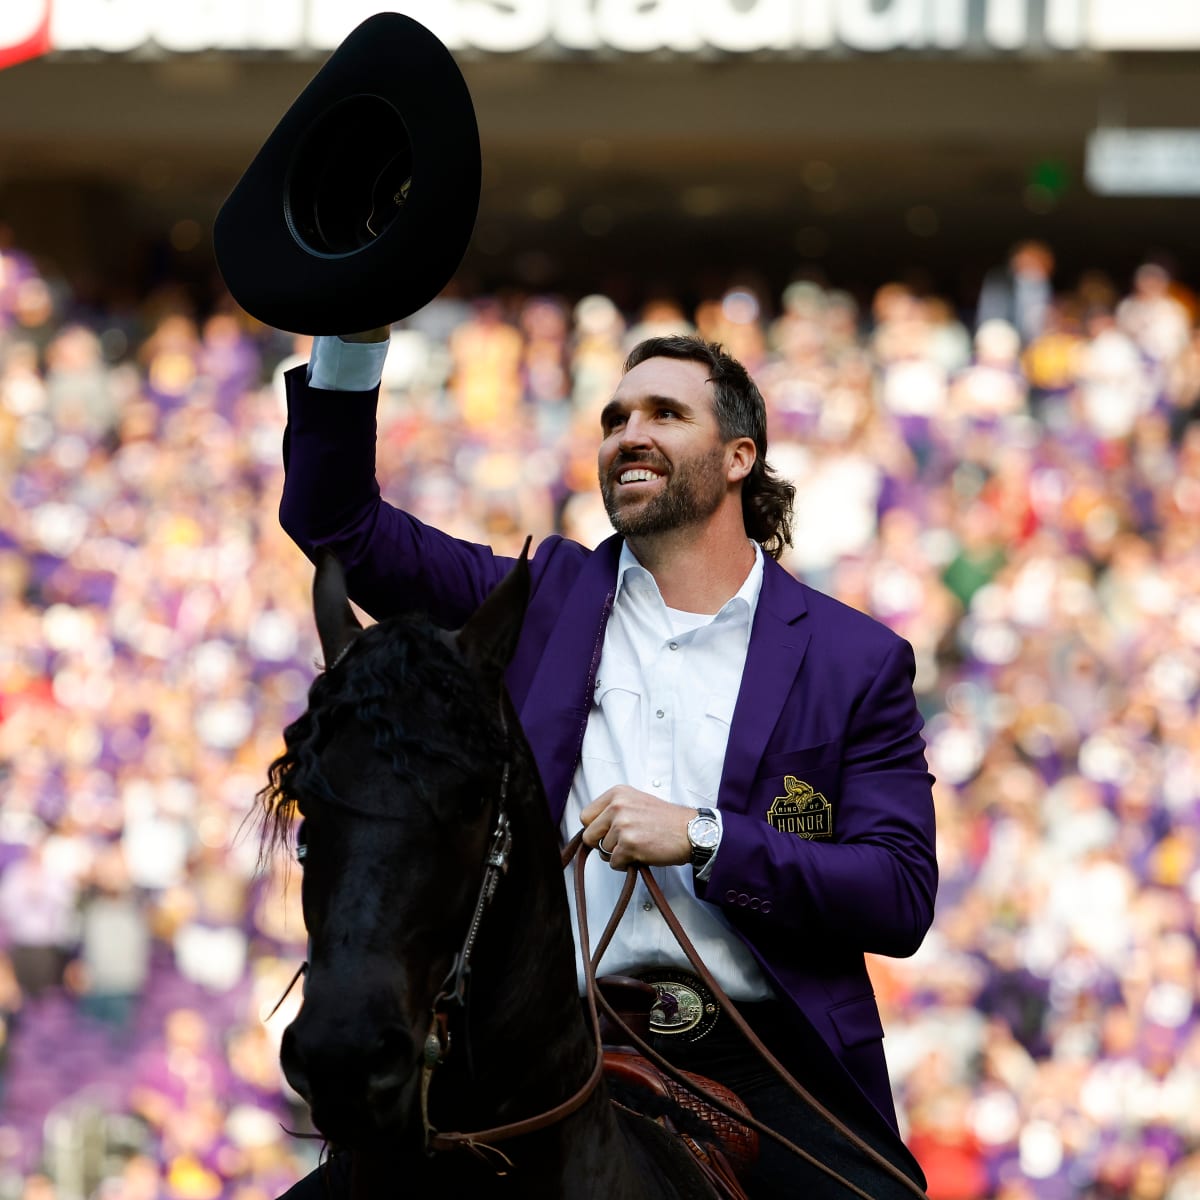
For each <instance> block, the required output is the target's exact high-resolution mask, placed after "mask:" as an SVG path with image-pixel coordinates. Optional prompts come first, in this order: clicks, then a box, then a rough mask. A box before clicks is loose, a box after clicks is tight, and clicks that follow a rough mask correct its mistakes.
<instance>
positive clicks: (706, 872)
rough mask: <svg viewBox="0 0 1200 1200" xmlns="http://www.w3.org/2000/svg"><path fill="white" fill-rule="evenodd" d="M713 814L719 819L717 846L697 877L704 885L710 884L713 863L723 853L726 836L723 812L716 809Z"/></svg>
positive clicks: (697, 873)
mask: <svg viewBox="0 0 1200 1200" xmlns="http://www.w3.org/2000/svg"><path fill="white" fill-rule="evenodd" d="M712 814H713V816H714V817H716V819H717V844H716V846H715V847H714V848H713V852H712V853H711V854H710V855H709V856H708V862H706V863H705V864H704V866H702V867H701V868H700V870H698V871H697V872H696V875H695V877H696V878H697V879H699V880H702V881H703V882H704V883H707V882H708V877H709V876H710V875H711V874H712V869H713V863H715V862H716V861H717V855H718V854H720V853H721V839H722V838H723V837H724V836H725V819H724V818H723V817H722V816H721V810H720V809H719V808H714V809H713V810H712Z"/></svg>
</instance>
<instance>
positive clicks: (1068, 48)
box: [0, 0, 1200, 66]
mask: <svg viewBox="0 0 1200 1200" xmlns="http://www.w3.org/2000/svg"><path fill="white" fill-rule="evenodd" d="M381 6H383V7H387V5H386V3H384V4H383V5H381V3H379V2H378V0H170V2H164V0H0V66H6V65H11V63H13V62H18V61H21V60H22V59H25V58H29V57H32V56H35V55H37V54H41V53H45V52H46V51H51V52H62V53H77V52H85V53H86V52H92V53H97V52H98V53H107V54H136V53H139V52H145V53H156V52H157V53H168V54H172V53H180V54H183V53H196V52H201V51H213V50H216V51H233V52H237V51H250V52H255V51H258V52H264V51H265V52H273V51H285V52H292V53H299V54H316V53H321V52H324V51H327V50H330V49H332V48H333V47H334V46H336V45H337V44H338V43H339V42H340V41H341V40H342V38H344V37H345V35H346V34H347V33H348V32H349V31H350V30H351V29H352V28H354V26H355V25H357V24H358V23H359V22H360V21H361V20H363V19H365V18H366V17H367V16H369V15H371V14H372V13H373V12H376V11H378V10H379V8H380V7H381ZM391 7H394V8H395V9H397V10H398V11H400V12H404V13H407V14H408V15H410V16H412V17H415V18H416V19H417V20H419V21H421V22H422V23H423V24H425V25H428V26H429V28H431V29H432V30H434V32H436V33H437V34H438V36H439V37H441V38H442V40H443V41H444V42H445V43H446V44H447V45H448V46H450V47H451V48H452V49H455V50H468V51H477V52H481V53H485V54H522V53H524V54H540V55H562V54H584V55H587V54H611V53H618V54H621V53H625V54H642V53H649V52H655V51H666V52H669V53H676V54H703V53H714V52H715V53H731V54H736V53H753V52H760V53H761V52H766V53H777V54H785V55H786V54H806V53H807V54H839V53H855V52H859V53H872V54H879V53H888V52H905V51H907V52H925V53H929V52H935V53H950V54H954V53H958V54H985V55H986V54H996V53H1007V52H1033V53H1062V52H1068V53H1069V52H1079V51H1088V50H1121V49H1137V50H1185V49H1197V48H1200V3H1193V2H1192V0H1188V2H1186V3H1184V2H1182V0H1139V2H1138V3H1137V4H1131V3H1129V0H396V2H394V3H393V4H392V5H391Z"/></svg>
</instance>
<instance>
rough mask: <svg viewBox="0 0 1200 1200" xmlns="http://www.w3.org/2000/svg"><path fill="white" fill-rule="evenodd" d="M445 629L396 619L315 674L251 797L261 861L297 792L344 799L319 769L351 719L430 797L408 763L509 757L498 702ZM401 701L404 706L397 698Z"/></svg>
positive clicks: (401, 776) (284, 828)
mask: <svg viewBox="0 0 1200 1200" xmlns="http://www.w3.org/2000/svg"><path fill="white" fill-rule="evenodd" d="M480 693H481V683H480V680H479V679H478V677H477V676H476V675H475V674H474V673H473V672H472V670H471V668H470V667H469V666H468V664H467V663H466V662H465V660H464V659H463V658H462V656H461V655H460V654H459V653H458V652H457V650H456V649H455V648H454V645H453V642H452V640H451V638H450V636H449V635H448V634H447V633H446V631H445V630H443V629H441V628H439V627H438V626H436V625H434V624H433V623H432V622H431V621H429V620H428V619H427V618H425V617H423V616H418V615H411V616H402V617H392V618H389V619H388V620H385V621H380V622H379V623H378V624H375V625H371V626H368V627H367V628H366V629H365V630H363V632H362V633H361V634H360V635H358V637H357V638H356V639H355V641H354V643H353V644H352V645H351V646H350V648H349V650H348V651H347V652H346V654H345V656H344V657H343V658H342V660H341V661H340V662H339V663H338V664H337V665H336V669H330V668H326V669H324V670H322V671H321V673H320V674H318V675H317V677H316V678H315V679H314V680H313V682H312V685H311V686H310V688H309V692H308V707H307V708H306V709H305V711H304V712H303V713H301V715H300V716H299V717H297V718H296V720H294V721H293V722H292V723H291V724H290V725H288V726H287V728H286V729H284V731H283V743H284V750H283V753H282V754H280V755H279V757H278V758H276V759H275V760H274V762H272V763H271V765H270V766H269V767H268V768H267V778H268V782H267V784H266V785H265V786H264V787H263V788H261V789H260V790H259V792H258V793H257V796H256V800H257V802H258V805H259V809H260V813H259V820H260V836H259V854H260V858H261V859H262V860H263V861H266V860H267V859H269V858H270V856H271V855H272V854H273V853H274V852H276V851H277V850H279V849H280V848H282V847H284V846H286V844H287V840H288V833H289V830H290V829H291V826H292V821H293V818H294V814H295V806H296V802H297V801H298V800H299V798H300V797H301V796H303V795H310V796H314V797H318V798H320V799H322V800H325V801H328V802H330V803H334V804H337V803H341V801H340V799H339V797H338V796H337V795H336V794H335V793H334V791H333V789H332V788H331V787H330V785H329V782H328V780H327V779H326V778H325V776H324V774H323V772H322V771H321V766H320V756H321V753H322V751H323V750H324V748H325V746H326V745H327V744H328V742H329V739H330V737H331V736H332V734H333V732H334V731H335V730H337V729H338V728H339V727H341V726H343V725H344V724H345V723H347V722H354V723H356V724H359V725H361V726H363V727H364V728H365V729H367V730H369V732H370V734H371V740H372V744H373V745H374V747H375V749H376V750H378V751H379V752H380V753H381V754H383V755H384V756H386V757H387V759H388V761H389V763H390V766H391V769H392V771H393V773H394V774H395V776H396V778H397V779H398V780H399V781H401V782H403V783H405V784H407V785H410V786H411V787H412V788H414V789H415V790H416V791H417V793H418V794H419V795H422V796H424V795H425V794H426V789H425V783H424V780H423V778H422V775H421V772H420V770H419V769H418V767H415V766H414V765H413V760H414V759H415V760H416V763H417V764H419V765H421V766H423V765H427V764H429V763H430V762H442V763H446V764H448V765H449V766H450V767H451V768H453V769H456V770H460V771H462V772H464V773H467V774H471V773H475V772H477V771H478V770H479V765H480V764H481V763H495V762H499V761H501V760H502V758H503V756H504V754H505V732H504V727H503V724H502V722H501V720H500V706H499V705H498V704H493V703H491V702H489V701H488V699H487V698H486V697H485V696H482V695H481V694H480ZM402 699H404V701H405V702H404V703H399V701H401V700H402Z"/></svg>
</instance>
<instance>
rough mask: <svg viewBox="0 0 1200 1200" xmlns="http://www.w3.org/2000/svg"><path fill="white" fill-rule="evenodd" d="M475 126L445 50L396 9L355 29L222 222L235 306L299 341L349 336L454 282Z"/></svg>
mask: <svg viewBox="0 0 1200 1200" xmlns="http://www.w3.org/2000/svg"><path fill="white" fill-rule="evenodd" d="M479 185H480V154H479V130H478V127H477V125H476V121H475V110H474V108H473V106H472V104H471V96H470V93H469V92H468V90H467V85H466V82H465V80H464V79H463V77H462V73H461V72H460V71H459V69H458V66H457V64H456V63H455V61H454V59H453V58H452V57H451V55H450V52H449V51H448V50H447V49H446V47H445V46H443V45H442V43H441V42H440V41H439V40H438V39H437V38H436V37H435V36H434V35H433V34H432V33H430V32H429V30H428V29H426V28H425V27H424V26H423V25H420V24H419V23H418V22H416V21H414V20H412V18H410V17H406V16H402V15H400V14H399V13H379V14H377V15H376V16H373V17H370V18H369V19H368V20H366V21H364V22H363V23H362V24H361V25H359V26H358V28H357V29H355V30H354V31H353V32H352V33H351V34H350V35H349V36H348V37H347V38H346V39H345V41H343V42H342V44H341V45H340V46H339V47H338V48H337V49H336V50H335V51H334V52H333V54H332V55H331V56H330V58H329V60H328V61H327V62H326V63H325V65H324V66H323V67H322V68H321V70H320V71H319V72H318V73H317V75H316V76H315V77H314V78H313V80H312V82H311V83H309V85H308V86H307V87H306V88H305V89H304V91H303V92H301V93H300V95H299V96H298V97H297V99H296V100H295V102H294V103H293V104H292V106H291V107H290V108H289V109H288V111H287V112H286V113H285V114H284V116H283V119H282V120H281V121H280V122H279V124H278V125H277V126H276V127H275V129H274V131H273V132H272V133H271V135H270V137H268V138H267V140H266V142H265V143H264V144H263V146H262V149H261V150H259V152H258V154H257V155H256V156H255V158H254V160H253V162H251V164H250V166H249V167H248V168H247V169H246V171H245V173H244V174H243V175H242V177H241V179H240V180H239V181H238V183H237V185H236V186H235V187H234V189H233V191H232V192H231V193H230V195H229V197H228V199H227V200H226V201H225V203H224V204H223V205H222V207H221V210H220V212H219V213H218V214H217V219H216V223H215V225H214V228H213V244H214V249H215V251H216V259H217V266H218V268H219V269H220V272H221V275H222V277H223V278H224V280H225V284H226V286H227V287H228V289H229V292H230V294H231V295H232V296H233V298H234V300H236V301H237V302H238V304H240V305H241V306H242V307H243V308H244V309H245V310H246V311H247V312H248V313H250V315H251V316H253V317H256V318H257V319H258V320H260V321H262V322H264V323H265V324H267V325H272V326H274V327H276V328H278V329H284V330H288V331H290V332H293V333H306V334H315V333H353V332H358V331H360V330H365V329H374V328H376V327H378V326H382V325H388V324H391V323H392V322H393V321H398V320H400V319H401V318H402V317H405V316H408V315H409V314H410V313H414V312H416V311H417V310H418V309H420V308H422V307H424V305H426V304H428V303H429V301H430V300H432V299H433V298H434V297H435V296H436V295H437V294H438V293H439V292H440V291H441V290H442V289H443V288H444V287H445V285H446V284H447V283H448V282H449V280H450V278H451V276H452V275H453V274H454V272H455V271H456V270H457V269H458V265H459V263H460V262H461V261H462V256H463V254H464V253H465V252H466V249H467V245H468V243H469V241H470V238H471V232H472V230H473V228H474V225H475V218H476V215H477V213H478V209H479Z"/></svg>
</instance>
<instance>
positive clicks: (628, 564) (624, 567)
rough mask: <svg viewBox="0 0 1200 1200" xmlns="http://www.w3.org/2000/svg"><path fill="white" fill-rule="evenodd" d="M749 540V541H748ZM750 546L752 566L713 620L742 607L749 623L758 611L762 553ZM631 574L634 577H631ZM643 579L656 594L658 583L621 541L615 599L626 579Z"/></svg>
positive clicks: (623, 586) (659, 595)
mask: <svg viewBox="0 0 1200 1200" xmlns="http://www.w3.org/2000/svg"><path fill="white" fill-rule="evenodd" d="M748 540H749V539H748ZM750 545H752V546H753V547H754V565H753V566H752V567H751V568H750V572H749V574H747V576H746V579H745V581H744V582H743V584H742V586H741V587H740V588H738V590H737V591H736V592H735V593H734V594H733V595H732V596H731V597H730V598H729V599H728V600H727V601H726V602H725V603H724V604H723V605H722V606H721V609H720V611H719V612H717V613H716V614H715V615H714V617H713V620H714V621H715V620H716V619H717V617H720V616H723V615H724V614H726V613H732V612H734V611H736V610H737V609H739V608H742V607H744V608H745V610H746V612H747V614H748V615H749V618H750V620H751V621H753V620H754V614H755V612H756V610H757V609H758V598H759V595H760V594H761V593H762V582H763V552H762V547H761V546H760V545H759V544H758V543H757V542H755V541H751V542H750ZM631 572H634V573H635V575H632V576H631V574H630V573H631ZM633 577H636V578H644V579H648V580H649V581H650V582H651V583H652V584H653V585H654V590H655V591H656V592H658V583H657V581H656V580H655V578H654V576H653V575H651V574H650V572H649V571H648V570H646V568H645V567H643V566H642V564H641V563H640V562H638V560H637V556H636V555H635V554H634V552H633V551H632V550H631V549H630V548H629V543H628V542H626V541H622V543H621V557H620V558H619V559H618V560H617V599H618V600H620V598H621V595H622V593H623V592H624V589H625V582H626V579H627V578H633ZM658 597H659V599H660V600H661V599H662V593H661V592H658Z"/></svg>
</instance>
